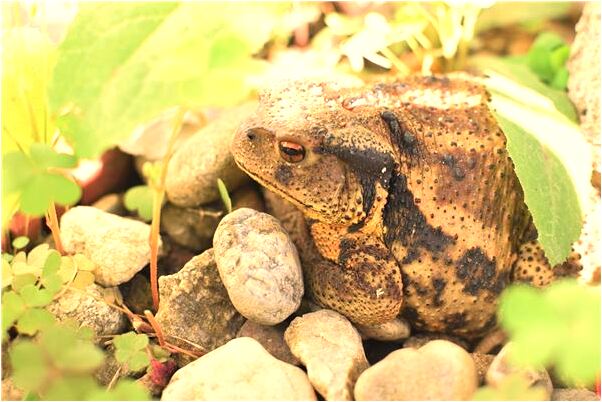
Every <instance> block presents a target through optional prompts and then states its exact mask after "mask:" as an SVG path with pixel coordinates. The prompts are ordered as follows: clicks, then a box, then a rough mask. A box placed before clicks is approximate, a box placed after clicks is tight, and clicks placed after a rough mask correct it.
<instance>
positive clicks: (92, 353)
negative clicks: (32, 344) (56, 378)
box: [40, 324, 104, 374]
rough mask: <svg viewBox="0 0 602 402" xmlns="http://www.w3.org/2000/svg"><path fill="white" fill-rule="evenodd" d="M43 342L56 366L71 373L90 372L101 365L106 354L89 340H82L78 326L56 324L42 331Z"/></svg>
mask: <svg viewBox="0 0 602 402" xmlns="http://www.w3.org/2000/svg"><path fill="white" fill-rule="evenodd" d="M40 338H41V342H42V345H43V346H44V348H45V350H46V351H47V353H48V355H49V356H50V357H51V359H52V361H53V363H54V365H55V366H57V367H58V368H60V369H61V370H64V371H67V372H71V373H80V374H81V373H89V372H91V371H93V370H94V369H96V368H97V367H99V366H100V365H101V364H102V361H103V360H104V354H103V353H102V351H101V350H100V349H98V348H97V347H96V346H95V345H94V344H93V343H92V342H90V341H89V340H82V339H81V337H80V334H79V333H78V330H77V328H74V327H71V326H67V325H64V324H61V325H54V326H52V327H50V328H47V329H46V330H45V331H44V332H43V333H41V337H40Z"/></svg>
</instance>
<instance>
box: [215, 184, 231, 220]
mask: <svg viewBox="0 0 602 402" xmlns="http://www.w3.org/2000/svg"><path fill="white" fill-rule="evenodd" d="M217 189H218V190H219V195H220V197H221V198H222V202H223V203H224V206H225V207H226V211H227V212H228V213H230V212H232V200H231V199H230V194H228V189H227V188H226V184H225V183H224V182H223V181H222V179H217Z"/></svg>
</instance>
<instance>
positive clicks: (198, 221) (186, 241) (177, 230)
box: [161, 185, 264, 252]
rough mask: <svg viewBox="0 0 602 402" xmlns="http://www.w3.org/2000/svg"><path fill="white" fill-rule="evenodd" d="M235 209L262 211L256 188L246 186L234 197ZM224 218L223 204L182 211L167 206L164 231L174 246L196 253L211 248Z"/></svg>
mask: <svg viewBox="0 0 602 402" xmlns="http://www.w3.org/2000/svg"><path fill="white" fill-rule="evenodd" d="M232 208H233V209H238V208H252V209H255V210H258V211H263V208H264V207H263V201H262V199H261V196H260V194H259V192H258V191H257V189H255V187H254V186H251V185H247V186H243V187H242V188H239V189H238V190H236V191H235V192H234V193H233V194H232ZM223 217H224V205H223V203H222V201H216V202H213V203H211V204H208V205H203V206H201V207H196V208H181V207H178V206H176V205H173V204H171V203H166V204H165V205H164V206H163V210H162V212H161V230H162V231H163V232H164V233H166V234H167V235H168V236H169V237H170V238H171V239H172V240H173V241H174V242H175V243H177V244H179V245H181V246H184V247H186V248H188V249H191V250H195V251H196V252H201V251H204V250H206V249H208V248H210V247H211V243H212V240H213V234H214V233H215V229H216V228H217V225H218V223H219V221H220V220H221V219H222V218H223Z"/></svg>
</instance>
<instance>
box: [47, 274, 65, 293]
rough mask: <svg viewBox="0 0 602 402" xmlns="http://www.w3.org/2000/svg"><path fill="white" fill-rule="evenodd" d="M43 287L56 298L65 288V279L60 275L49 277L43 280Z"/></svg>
mask: <svg viewBox="0 0 602 402" xmlns="http://www.w3.org/2000/svg"><path fill="white" fill-rule="evenodd" d="M42 285H44V288H45V290H46V291H48V292H49V293H50V294H51V295H52V297H54V295H55V294H57V293H58V292H59V290H61V288H62V287H63V278H61V276H60V275H59V274H52V275H48V276H46V277H44V278H42Z"/></svg>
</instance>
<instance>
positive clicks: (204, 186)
mask: <svg viewBox="0 0 602 402" xmlns="http://www.w3.org/2000/svg"><path fill="white" fill-rule="evenodd" d="M256 107H257V105H256V104H254V103H248V104H245V105H243V106H240V107H238V108H234V109H230V110H229V111H228V112H226V113H224V114H222V115H221V116H220V117H219V118H217V119H216V120H215V121H213V122H211V123H210V124H208V125H207V126H205V127H203V128H202V129H201V130H199V131H198V132H197V133H196V134H194V135H192V136H191V137H190V138H188V139H187V140H186V141H185V142H184V143H183V144H182V145H181V146H180V147H179V148H178V149H177V150H176V151H175V153H174V155H173V157H172V158H171V160H170V162H169V167H168V171H167V177H166V180H165V189H166V195H167V199H168V200H169V201H170V202H171V203H172V204H174V205H177V206H180V207H197V206H199V205H203V204H207V203H210V202H213V201H217V200H219V198H220V195H219V191H218V189H217V179H222V180H223V181H224V183H225V184H226V188H227V189H228V191H230V192H232V191H234V190H236V189H237V188H238V187H240V185H242V184H243V183H245V182H247V181H249V178H248V176H247V175H246V174H245V173H243V172H242V171H241V170H240V169H239V168H238V167H237V166H236V163H235V162H234V158H233V157H232V154H231V153H230V143H231V142H232V137H233V135H234V132H235V130H236V128H237V126H238V125H239V123H240V122H241V121H242V120H243V119H244V118H246V117H247V116H248V115H249V114H250V113H252V112H253V111H254V110H255V109H256Z"/></svg>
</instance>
